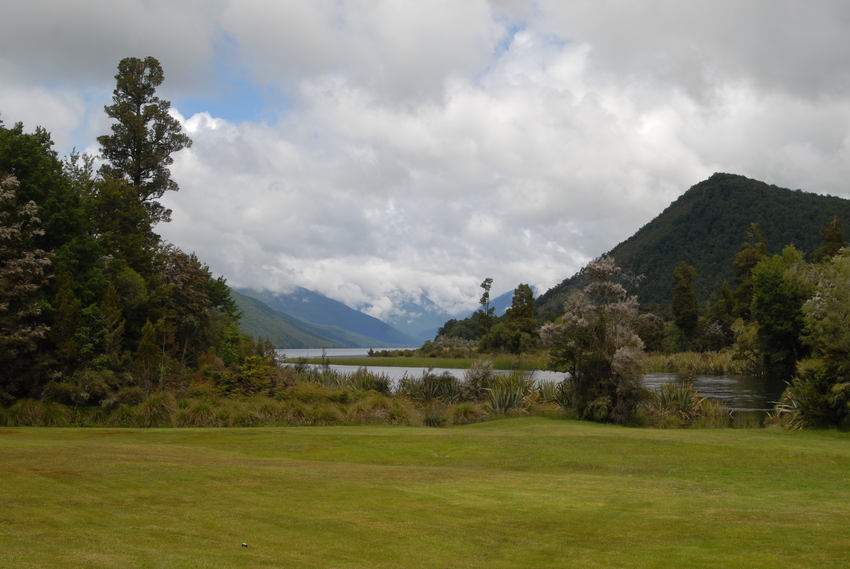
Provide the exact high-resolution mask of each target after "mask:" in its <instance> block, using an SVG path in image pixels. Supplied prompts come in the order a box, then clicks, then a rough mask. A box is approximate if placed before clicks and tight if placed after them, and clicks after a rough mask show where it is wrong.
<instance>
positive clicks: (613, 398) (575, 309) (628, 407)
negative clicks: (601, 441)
mask: <svg viewBox="0 0 850 569" xmlns="http://www.w3.org/2000/svg"><path fill="white" fill-rule="evenodd" d="M584 274H586V275H589V276H590V277H592V278H593V282H591V283H590V284H589V285H588V286H587V287H585V289H584V291H583V292H576V293H574V294H573V295H571V296H570V298H569V299H568V300H567V302H566V305H565V312H564V315H563V316H561V317H560V318H558V320H556V321H555V323H553V324H547V325H545V326H543V328H541V330H540V337H541V339H542V341H543V342H544V344H545V345H546V346H548V347H549V349H550V355H551V360H550V362H551V365H552V367H553V368H554V369H558V370H561V371H565V372H568V373H569V377H567V378H566V379H565V380H564V381H563V382H562V383H561V386H560V397H559V401H560V403H561V405H562V406H563V407H564V408H565V409H566V410H568V411H570V412H573V413H575V414H576V416H578V417H579V418H584V419H592V420H595V421H612V422H616V423H624V422H626V421H627V420H628V419H629V417H631V416H632V415H633V414H634V412H635V410H636V409H637V406H638V405H639V404H640V402H641V400H642V399H643V398H644V396H645V394H646V390H645V389H644V387H643V381H642V376H643V347H644V346H643V342H642V341H641V339H640V337H639V336H638V335H637V333H635V324H636V322H637V317H638V302H637V297H635V296H628V295H627V293H626V289H625V288H624V287H623V286H622V285H621V284H620V283H619V282H617V280H618V278H619V276H620V267H618V266H617V265H616V263H615V262H614V259H612V258H610V257H602V258H601V259H598V260H596V261H591V262H590V263H588V265H587V267H585V269H584Z"/></svg>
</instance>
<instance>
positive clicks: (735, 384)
mask: <svg viewBox="0 0 850 569" xmlns="http://www.w3.org/2000/svg"><path fill="white" fill-rule="evenodd" d="M403 349H404V348H403ZM408 349H411V350H413V349H416V348H408ZM368 352H369V348H334V349H327V350H325V355H326V356H327V357H328V358H329V359H331V361H333V358H335V357H367V356H368V355H369V354H368ZM285 353H286V357H287V358H318V357H321V356H322V350H321V349H309V350H285ZM330 367H331V369H334V370H337V371H340V372H346V373H352V372H355V371H357V366H342V365H333V364H331V366H330ZM369 371H371V372H373V373H378V374H386V376H387V377H388V378H389V379H390V380H391V381H393V383H397V382H398V381H399V380H401V379H402V378H403V377H405V376H407V377H418V376H421V375H422V373H423V372H424V371H425V370H424V368H421V367H386V366H369ZM465 371H466V370H463V369H448V368H434V369H433V372H434V373H437V374H441V373H444V372H449V373H450V374H452V375H453V376H455V377H456V378H458V379H463V374H464V372H465ZM497 373H510V372H503V371H497ZM532 379H534V380H536V381H561V380H563V379H564V374H563V373H559V372H554V371H535V372H534V373H533V375H532ZM688 380H690V382H691V383H692V384H693V386H694V388H695V389H696V390H697V391H699V393H700V394H702V395H703V396H704V397H708V398H709V399H714V400H717V401H720V402H722V403H723V404H724V405H726V406H727V407H729V408H730V409H734V410H736V411H739V412H758V413H761V414H763V413H764V412H766V411H768V410H772V409H773V406H774V404H775V403H776V401H778V400H779V398H780V397H781V396H782V392H783V391H784V390H785V382H783V381H777V380H768V379H765V378H762V377H753V376H738V375H736V376H730V375H695V376H692V377H690V378H689V377H687V376H683V375H677V374H672V373H650V374H647V375H646V376H644V382H645V384H646V386H647V387H648V388H649V389H655V388H656V387H658V386H659V385H662V384H664V383H667V382H671V381H676V382H680V383H681V382H684V381H688Z"/></svg>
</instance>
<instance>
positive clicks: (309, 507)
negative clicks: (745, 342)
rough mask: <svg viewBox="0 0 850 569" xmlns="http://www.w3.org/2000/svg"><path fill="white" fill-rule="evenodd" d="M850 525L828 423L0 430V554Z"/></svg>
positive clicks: (232, 559)
mask: <svg viewBox="0 0 850 569" xmlns="http://www.w3.org/2000/svg"><path fill="white" fill-rule="evenodd" d="M848 527H850V436H848V435H847V434H846V433H838V432H786V431H777V430H763V429H759V430H732V429H724V430H653V429H629V428H621V427H615V426H610V425H597V424H592V423H584V422H577V421H565V420H555V419H546V418H540V417H528V418H509V419H504V420H499V421H491V422H487V423H479V424H474V425H468V426H464V427H453V428H450V429H428V428H412V427H376V426H370V427H285V428H246V429H235V428H234V429H149V430H145V429H58V428H4V429H0V567H63V568H66V567H67V568H73V567H86V568H89V567H92V568H94V567H163V568H164V567H169V568H180V567H204V568H210V567H212V568H229V567H260V568H261V567H322V568H332V567H336V568H348V567H429V568H430V567H434V568H444V567H452V568H455V567H488V568H489V567H495V568H499V567H572V566H581V567H676V566H681V567H770V568H775V567H846V566H847V563H848V558H850V534H848V531H847V528H848ZM242 542H246V543H248V547H247V548H243V547H241V543H242Z"/></svg>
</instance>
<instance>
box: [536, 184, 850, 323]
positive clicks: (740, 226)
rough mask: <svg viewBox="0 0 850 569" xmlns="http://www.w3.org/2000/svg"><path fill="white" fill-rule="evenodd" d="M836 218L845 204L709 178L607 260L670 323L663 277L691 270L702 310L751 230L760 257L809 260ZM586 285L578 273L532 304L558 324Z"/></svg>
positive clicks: (849, 205) (848, 211)
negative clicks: (758, 236) (637, 278)
mask: <svg viewBox="0 0 850 569" xmlns="http://www.w3.org/2000/svg"><path fill="white" fill-rule="evenodd" d="M835 216H838V217H839V218H841V219H845V220H846V219H850V201H848V200H845V199H842V198H838V197H834V196H822V195H817V194H813V193H808V192H803V191H800V190H794V191H792V190H788V189H784V188H779V187H777V186H772V185H768V184H765V183H764V182H759V181H757V180H752V179H749V178H746V177H744V176H738V175H734V174H714V175H713V176H711V177H710V178H709V179H707V180H705V181H703V182H700V183H699V184H696V185H695V186H693V187H692V188H690V189H689V190H688V191H687V192H685V193H684V194H683V195H682V196H680V197H679V198H678V199H677V200H676V201H675V202H673V203H672V204H671V205H670V206H669V207H667V208H666V209H665V210H664V211H663V212H662V213H661V214H660V215H658V217H656V218H655V219H653V220H652V221H650V222H649V223H647V224H646V225H645V226H643V227H642V228H641V229H640V230H639V231H637V232H636V233H635V234H634V235H633V236H631V237H630V238H628V239H626V240H625V241H623V242H622V243H620V244H619V245H617V246H616V247H614V248H613V249H612V250H611V251H609V252H608V253H606V255H608V256H611V257H613V258H614V259H616V260H617V263H618V264H619V265H620V266H621V267H623V272H624V274H626V275H628V274H630V273H631V274H633V275H643V276H644V279H643V280H642V281H641V282H640V283H636V284H639V286H633V285H631V284H628V285H626V286H627V288H629V292H630V293H632V294H637V296H638V300H639V301H640V304H641V306H642V307H643V308H644V309H646V310H650V311H653V312H660V313H662V314H664V315H665V317H666V318H670V317H671V316H672V314H671V313H670V302H671V299H672V296H673V295H672V292H673V291H672V283H671V280H670V277H671V275H672V274H673V271H674V270H675V269H676V267H677V266H679V264H681V263H682V262H685V263H687V264H688V265H691V266H692V267H694V268H695V269H696V272H697V277H696V278H695V279H694V290H695V291H696V294H697V298H699V299H700V301H701V302H705V301H706V300H708V299H709V297H710V296H711V294H712V293H715V292H716V291H718V290H719V289H720V286H721V284H722V283H723V281H724V280H725V281H727V282H728V283H732V282H733V280H734V278H735V270H734V269H733V261H734V259H735V256H736V255H737V254H738V253H739V252H740V250H741V248H740V245H741V236H742V235H744V234H745V233H746V232H747V230H748V228H750V227H751V226H752V224H753V223H757V224H758V227H760V228H761V232H762V233H763V234H764V238H765V239H766V241H767V249H766V250H765V253H772V254H778V253H780V252H781V251H782V249H783V248H784V247H785V246H786V245H794V246H795V247H796V248H797V249H798V250H800V251H801V252H803V253H804V254H805V255H807V256H809V255H811V254H812V253H814V252H816V251H817V250H818V249H819V248H820V247H821V245H822V243H821V234H822V230H823V228H824V226H825V225H826V224H827V223H828V222H829V221H830V220H832V219H833V218H834V217H835ZM588 282H589V279H588V278H587V277H586V276H583V275H582V273H579V274H577V275H575V276H573V277H571V278H569V279H566V280H565V281H563V282H562V283H560V284H559V285H557V286H555V287H553V288H552V289H550V290H549V291H547V292H546V293H544V294H542V295H541V296H540V297H539V298H538V300H537V307H538V311H539V313H540V314H541V315H542V317H543V318H544V319H546V320H551V319H553V318H555V317H557V316H558V315H559V314H560V311H561V307H562V306H563V304H564V302H565V301H566V299H567V298H568V297H569V295H570V294H571V293H572V292H573V291H576V290H581V289H582V288H584V287H585V286H587V284H588Z"/></svg>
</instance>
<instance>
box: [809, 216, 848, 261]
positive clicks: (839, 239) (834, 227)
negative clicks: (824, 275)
mask: <svg viewBox="0 0 850 569" xmlns="http://www.w3.org/2000/svg"><path fill="white" fill-rule="evenodd" d="M820 235H821V240H822V241H823V246H822V247H821V248H820V249H818V250H817V251H815V252H814V253H812V262H814V263H825V262H826V261H829V260H830V259H832V258H833V257H835V256H836V255H837V254H838V252H839V251H841V249H842V248H844V246H845V245H847V240H846V239H845V238H844V231H842V230H841V218H840V217H838V216H837V215H835V216H833V217H832V219H830V220H829V222H827V224H826V226H825V227H824V228H823V231H822V232H821V234H820Z"/></svg>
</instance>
